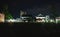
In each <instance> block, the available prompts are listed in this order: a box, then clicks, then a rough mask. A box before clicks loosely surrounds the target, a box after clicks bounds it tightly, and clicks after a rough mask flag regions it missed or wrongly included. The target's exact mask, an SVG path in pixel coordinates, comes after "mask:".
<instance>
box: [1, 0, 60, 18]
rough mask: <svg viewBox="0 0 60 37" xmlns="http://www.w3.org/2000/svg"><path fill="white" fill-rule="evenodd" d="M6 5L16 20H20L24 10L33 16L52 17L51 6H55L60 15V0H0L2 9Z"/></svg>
mask: <svg viewBox="0 0 60 37" xmlns="http://www.w3.org/2000/svg"><path fill="white" fill-rule="evenodd" d="M4 4H8V6H9V11H10V13H11V14H12V15H13V16H14V18H19V12H20V10H24V11H26V12H27V13H28V14H31V15H33V16H36V15H38V14H39V13H42V14H43V15H48V14H49V15H52V13H51V12H50V7H51V4H54V6H55V8H56V12H57V14H58V15H60V14H59V13H60V1H59V0H14V1H13V0H12V1H11V0H0V9H1V7H2V6H3V5H4Z"/></svg>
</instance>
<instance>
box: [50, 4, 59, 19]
mask: <svg viewBox="0 0 60 37" xmlns="http://www.w3.org/2000/svg"><path fill="white" fill-rule="evenodd" d="M50 9H51V12H52V14H53V15H52V17H53V18H55V17H57V16H58V14H57V12H56V7H55V5H54V3H52V4H51V7H50Z"/></svg>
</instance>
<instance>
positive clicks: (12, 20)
mask: <svg viewBox="0 0 60 37" xmlns="http://www.w3.org/2000/svg"><path fill="white" fill-rule="evenodd" d="M7 22H16V20H15V19H10V20H7Z"/></svg>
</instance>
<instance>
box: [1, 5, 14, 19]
mask: <svg viewBox="0 0 60 37" xmlns="http://www.w3.org/2000/svg"><path fill="white" fill-rule="evenodd" d="M2 10H3V12H4V14H5V19H13V16H12V15H11V14H10V13H9V11H8V5H4V6H3V9H2Z"/></svg>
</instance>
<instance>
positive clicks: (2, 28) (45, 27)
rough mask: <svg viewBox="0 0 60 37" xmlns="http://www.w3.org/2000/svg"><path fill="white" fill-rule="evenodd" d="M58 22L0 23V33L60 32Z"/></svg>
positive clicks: (16, 34) (14, 34) (47, 33)
mask: <svg viewBox="0 0 60 37" xmlns="http://www.w3.org/2000/svg"><path fill="white" fill-rule="evenodd" d="M59 29H60V27H59V25H58V24H49V23H45V24H42V23H0V33H1V34H2V35H5V36H8V35H9V36H13V37H16V36H20V35H24V34H32V35H34V34H35V35H36V34H41V35H51V34H55V35H56V33H59V32H60V30H59ZM9 36H8V37H9Z"/></svg>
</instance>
